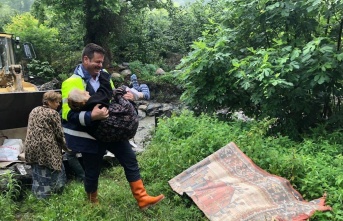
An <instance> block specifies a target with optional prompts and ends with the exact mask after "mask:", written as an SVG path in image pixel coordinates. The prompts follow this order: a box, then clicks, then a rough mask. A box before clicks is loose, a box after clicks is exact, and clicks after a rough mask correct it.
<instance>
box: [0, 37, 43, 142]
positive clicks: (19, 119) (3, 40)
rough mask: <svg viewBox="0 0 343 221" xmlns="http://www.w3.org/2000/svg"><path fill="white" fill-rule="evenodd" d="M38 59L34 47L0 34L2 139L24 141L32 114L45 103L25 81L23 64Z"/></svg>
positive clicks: (17, 38)
mask: <svg viewBox="0 0 343 221" xmlns="http://www.w3.org/2000/svg"><path fill="white" fill-rule="evenodd" d="M20 52H21V53H20ZM35 57H36V55H35V52H34V50H33V47H32V44H30V43H24V44H21V43H20V39H19V37H14V35H12V34H7V33H0V136H7V137H15V138H23V136H24V135H25V132H26V130H25V128H26V126H27V121H28V115H29V113H30V112H31V110H32V109H33V108H35V107H36V106H38V105H41V104H42V96H43V93H44V92H43V91H39V90H38V88H37V87H36V85H34V84H32V83H30V82H27V81H25V80H24V78H26V77H27V76H28V73H27V72H25V70H24V69H26V68H25V65H24V64H25V63H27V62H28V61H29V60H31V59H35ZM21 128H22V129H21ZM17 134H19V135H17ZM0 145H1V144H0Z"/></svg>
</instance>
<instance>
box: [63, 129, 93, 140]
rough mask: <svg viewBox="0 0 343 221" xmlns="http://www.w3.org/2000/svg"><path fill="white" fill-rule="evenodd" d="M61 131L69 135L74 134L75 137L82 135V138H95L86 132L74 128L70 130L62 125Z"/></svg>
mask: <svg viewBox="0 0 343 221" xmlns="http://www.w3.org/2000/svg"><path fill="white" fill-rule="evenodd" d="M63 132H64V133H66V134H69V135H71V136H75V137H83V138H88V139H92V140H96V139H95V138H94V137H92V136H91V135H89V134H88V133H86V132H82V131H76V130H72V129H68V128H65V127H63Z"/></svg>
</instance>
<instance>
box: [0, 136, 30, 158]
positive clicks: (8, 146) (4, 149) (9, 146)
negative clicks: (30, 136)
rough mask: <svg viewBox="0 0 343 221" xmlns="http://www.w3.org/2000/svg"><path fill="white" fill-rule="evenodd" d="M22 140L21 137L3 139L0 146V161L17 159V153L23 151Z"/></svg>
mask: <svg viewBox="0 0 343 221" xmlns="http://www.w3.org/2000/svg"><path fill="white" fill-rule="evenodd" d="M23 147H24V146H23V141H22V140H21V139H5V140H4V143H3V145H2V146H0V161H15V160H18V155H19V154H20V153H21V152H22V151H23Z"/></svg>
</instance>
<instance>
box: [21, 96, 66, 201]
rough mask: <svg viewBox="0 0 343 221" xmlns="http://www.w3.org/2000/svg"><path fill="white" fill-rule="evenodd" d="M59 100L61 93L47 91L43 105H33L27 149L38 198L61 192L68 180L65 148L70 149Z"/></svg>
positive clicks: (29, 121)
mask: <svg viewBox="0 0 343 221" xmlns="http://www.w3.org/2000/svg"><path fill="white" fill-rule="evenodd" d="M60 102H61V94H59V93H57V92H54V91H48V92H46V93H44V95H43V106H38V107H36V108H34V109H33V110H32V111H31V113H30V115H29V120H28V125H27V134H26V139H25V150H24V153H25V160H26V162H27V163H28V164H30V165H31V167H32V192H33V194H34V195H35V196H36V197H37V198H39V199H44V198H48V197H49V196H50V195H51V194H52V193H61V192H62V190H63V188H64V185H65V184H66V174H65V171H64V165H63V162H62V149H63V150H65V151H66V152H69V151H70V150H69V149H68V148H67V145H66V142H65V138H64V134H63V129H62V125H61V117H60V115H59V113H58V112H57V111H56V110H57V108H58V106H59V105H60Z"/></svg>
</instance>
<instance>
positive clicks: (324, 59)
mask: <svg viewBox="0 0 343 221" xmlns="http://www.w3.org/2000/svg"><path fill="white" fill-rule="evenodd" d="M212 4H217V5H219V6H222V7H223V8H224V10H223V11H224V12H221V11H220V12H219V11H218V13H220V14H221V15H222V16H219V15H218V14H216V13H215V12H213V13H214V14H215V15H217V16H214V18H215V19H213V20H212V23H211V24H210V25H208V26H207V27H206V31H204V32H203V36H202V38H201V39H199V40H198V41H195V42H194V43H193V45H192V51H191V52H190V53H189V54H188V56H186V57H185V58H184V59H183V60H182V64H181V65H180V66H179V68H180V69H182V70H183V74H182V75H181V76H180V78H181V79H182V80H183V85H185V90H186V91H185V93H184V95H183V100H184V101H185V102H187V103H189V104H190V106H192V107H194V108H195V110H197V111H198V112H200V113H201V112H208V113H211V112H212V111H215V110H218V109H221V108H225V107H230V109H231V110H232V111H235V110H244V112H245V113H246V114H247V115H249V116H251V117H253V118H256V119H263V118H264V117H266V116H269V117H273V118H276V119H277V122H276V124H275V125H273V127H272V128H273V131H274V133H277V132H281V133H283V134H285V135H286V134H287V135H289V136H291V137H292V138H299V135H300V134H301V133H303V132H305V131H307V130H308V129H309V128H311V127H315V126H316V125H317V124H320V123H323V122H324V121H325V122H326V123H328V125H327V127H328V129H335V128H339V127H340V126H339V125H340V124H339V123H338V122H337V121H336V120H337V117H338V118H340V119H341V118H342V108H341V99H342V83H343V80H342V74H341V73H342V71H343V66H342V59H343V53H342V52H341V48H342V45H341V39H342V24H343V21H342V20H341V19H339V18H341V17H342V10H339V9H341V8H342V7H343V4H342V3H341V2H337V1H303V2H299V1H293V0H288V1H282V2H275V1H268V0H266V1H254V0H249V1H245V0H244V1H242V0H235V1H217V3H214V2H212ZM328 6H329V7H328ZM299 101H300V102H299ZM328 119H329V121H328ZM330 119H334V120H333V121H330Z"/></svg>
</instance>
